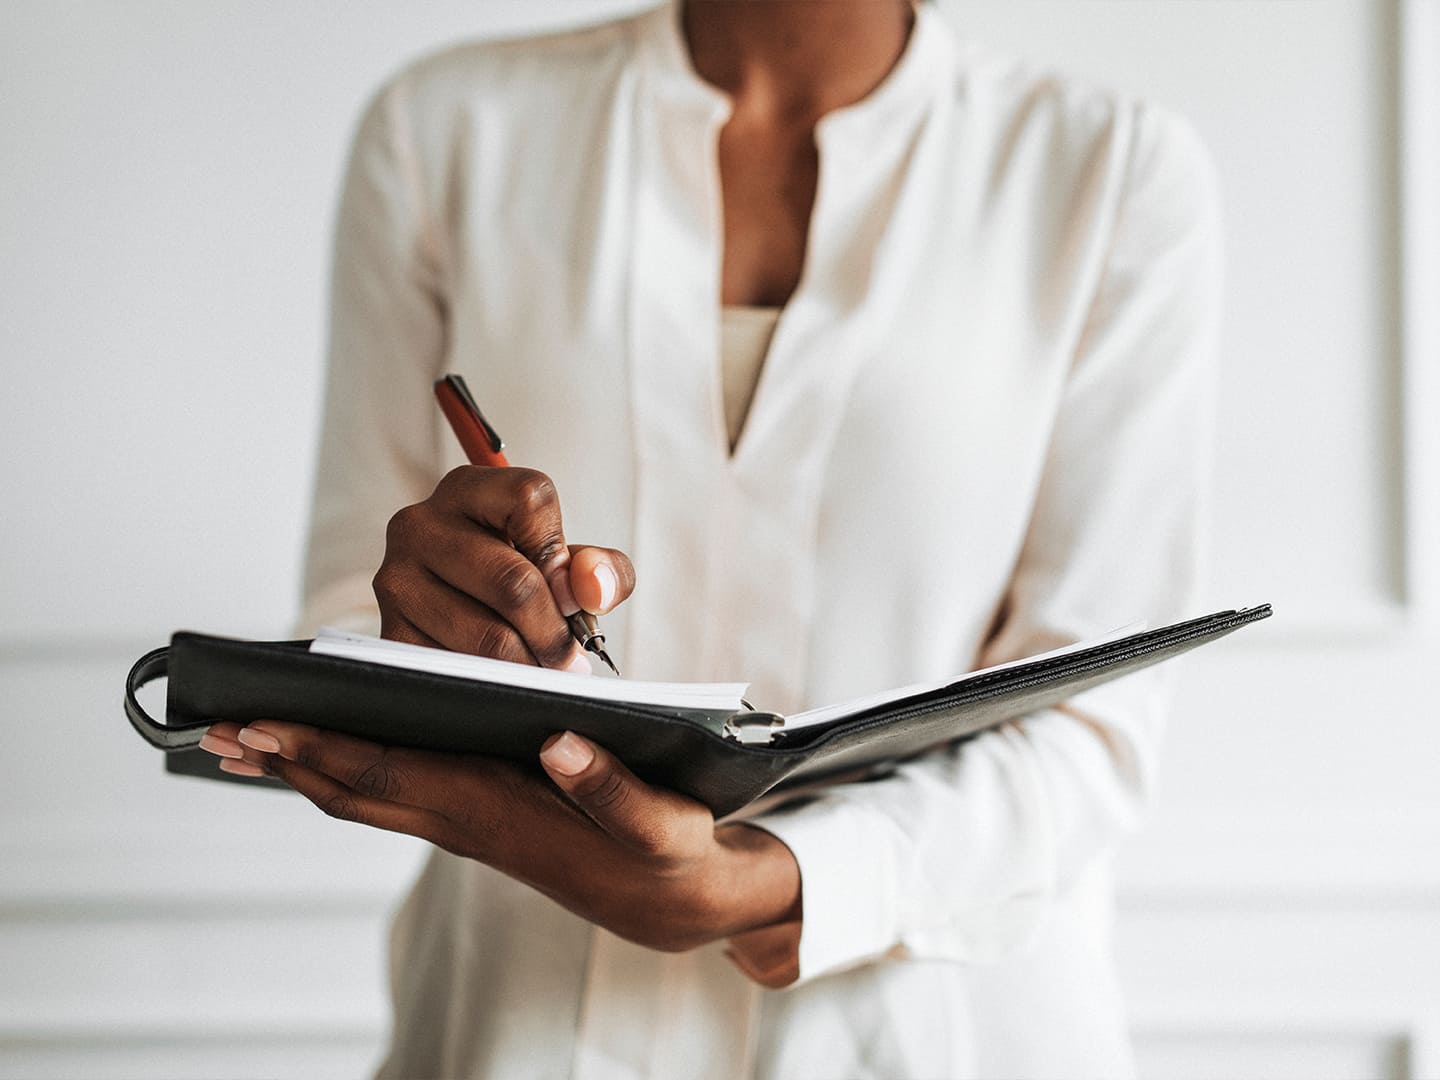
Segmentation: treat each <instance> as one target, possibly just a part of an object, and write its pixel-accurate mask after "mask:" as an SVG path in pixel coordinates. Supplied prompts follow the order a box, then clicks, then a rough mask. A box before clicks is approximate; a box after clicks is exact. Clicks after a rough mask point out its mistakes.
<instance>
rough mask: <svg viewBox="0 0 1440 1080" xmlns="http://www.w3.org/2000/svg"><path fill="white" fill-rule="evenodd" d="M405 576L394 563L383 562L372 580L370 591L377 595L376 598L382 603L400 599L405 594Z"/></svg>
mask: <svg viewBox="0 0 1440 1080" xmlns="http://www.w3.org/2000/svg"><path fill="white" fill-rule="evenodd" d="M403 578H404V575H403V574H402V573H401V571H400V568H399V567H398V566H396V565H395V564H394V563H393V562H383V563H381V564H380V569H379V570H376V571H375V576H374V577H373V578H371V579H370V589H371V591H372V592H374V593H375V598H376V599H377V600H382V601H393V600H397V599H399V597H400V596H401V594H402V593H403V592H404V586H403V585H402V584H401V582H402V580H403Z"/></svg>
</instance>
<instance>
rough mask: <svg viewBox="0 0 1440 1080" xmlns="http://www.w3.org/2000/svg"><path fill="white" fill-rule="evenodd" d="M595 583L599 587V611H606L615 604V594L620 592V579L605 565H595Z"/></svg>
mask: <svg viewBox="0 0 1440 1080" xmlns="http://www.w3.org/2000/svg"><path fill="white" fill-rule="evenodd" d="M595 581H596V582H597V583H598V584H599V586H600V610H601V611H608V610H609V608H610V605H611V604H613V603H614V602H615V594H616V593H617V592H619V590H620V579H619V578H617V577H616V576H615V571H614V570H612V569H610V567H609V566H607V565H605V563H597V564H596V566H595Z"/></svg>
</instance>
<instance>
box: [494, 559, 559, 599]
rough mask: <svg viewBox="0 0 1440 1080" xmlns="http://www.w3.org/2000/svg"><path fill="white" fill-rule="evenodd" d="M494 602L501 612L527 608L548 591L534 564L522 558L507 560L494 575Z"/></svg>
mask: <svg viewBox="0 0 1440 1080" xmlns="http://www.w3.org/2000/svg"><path fill="white" fill-rule="evenodd" d="M494 588H495V602H496V604H497V605H498V606H499V607H500V608H501V610H503V611H516V610H519V609H522V608H527V607H529V606H530V605H531V604H532V603H534V602H535V601H536V599H537V598H539V597H540V596H541V595H542V594H544V593H545V592H547V591H548V590H549V586H548V585H547V584H546V583H545V578H544V576H543V575H541V573H540V571H539V570H537V569H536V568H535V566H534V564H532V563H530V562H527V561H526V560H525V559H523V558H519V557H517V558H514V559H510V560H507V561H506V562H505V563H504V565H502V566H501V567H500V569H499V570H497V571H496V573H495V579H494Z"/></svg>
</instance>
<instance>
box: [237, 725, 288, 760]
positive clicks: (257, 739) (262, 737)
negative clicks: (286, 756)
mask: <svg viewBox="0 0 1440 1080" xmlns="http://www.w3.org/2000/svg"><path fill="white" fill-rule="evenodd" d="M237 738H239V740H240V742H241V743H242V744H243V745H245V746H248V747H250V749H251V750H259V751H260V752H261V753H263V754H278V753H279V752H280V740H279V739H277V738H275V736H274V735H267V734H266V733H265V732H263V731H256V730H255V729H254V728H248V727H247V728H241V729H240V734H239V735H238V736H237Z"/></svg>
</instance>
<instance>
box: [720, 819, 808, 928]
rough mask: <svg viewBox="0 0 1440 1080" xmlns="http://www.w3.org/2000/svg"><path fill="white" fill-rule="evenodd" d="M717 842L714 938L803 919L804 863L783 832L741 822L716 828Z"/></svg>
mask: <svg viewBox="0 0 1440 1080" xmlns="http://www.w3.org/2000/svg"><path fill="white" fill-rule="evenodd" d="M715 843H716V847H717V849H718V852H719V855H720V857H719V859H718V860H717V862H716V867H715V872H714V878H713V880H714V882H715V895H716V897H717V903H716V912H717V925H716V927H715V932H714V937H715V938H727V937H733V936H735V935H736V934H743V933H747V932H749V931H752V930H761V929H765V928H767V927H771V926H778V925H780V924H782V923H798V922H799V921H800V919H801V913H802V903H801V888H800V865H799V863H797V862H796V861H795V856H794V854H793V853H792V852H791V851H790V849H789V848H788V847H786V846H785V844H784V843H783V842H782V841H781V840H780V839H779V838H777V837H776V836H774V835H772V834H771V833H768V832H766V831H765V830H764V829H759V828H756V827H755V826H752V825H748V824H745V823H743V822H739V823H735V824H730V825H722V826H720V827H719V828H718V829H716V830H715Z"/></svg>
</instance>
